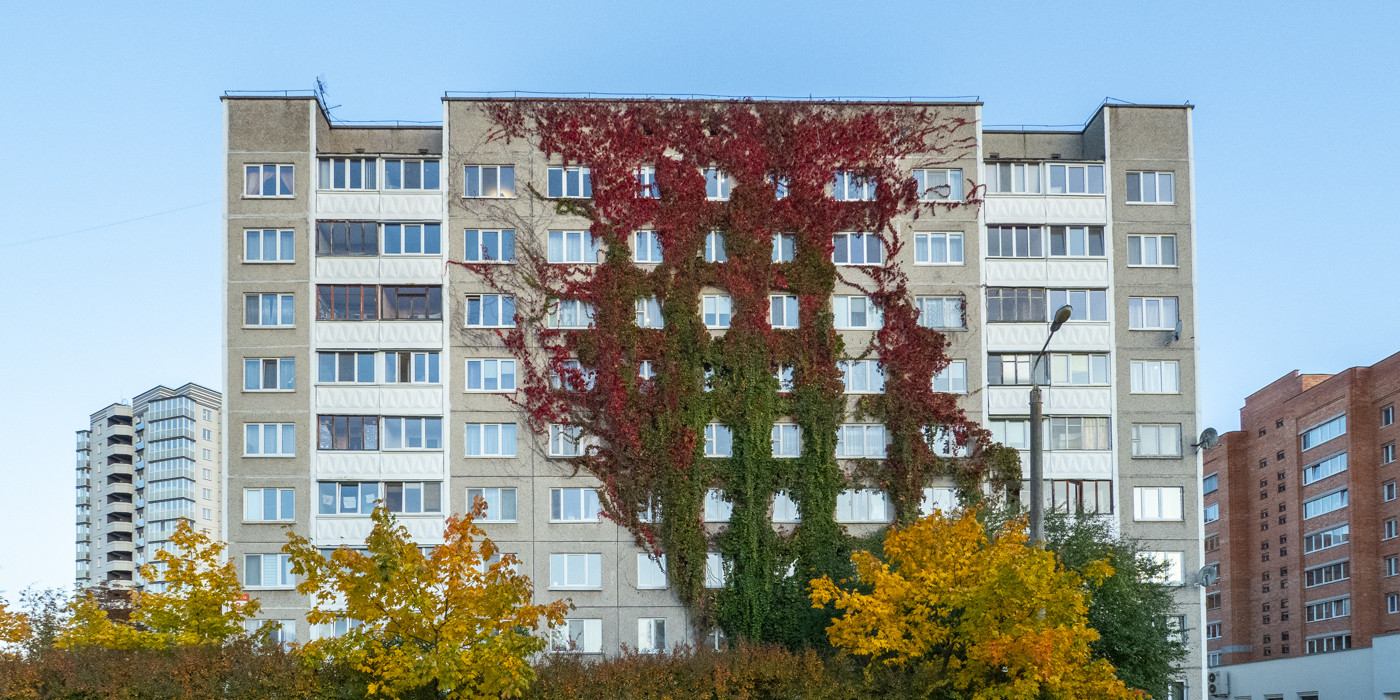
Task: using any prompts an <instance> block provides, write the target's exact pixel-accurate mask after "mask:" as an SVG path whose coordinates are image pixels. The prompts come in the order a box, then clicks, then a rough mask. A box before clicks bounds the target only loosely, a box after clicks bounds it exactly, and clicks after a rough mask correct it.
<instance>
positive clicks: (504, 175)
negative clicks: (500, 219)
mask: <svg viewBox="0 0 1400 700" xmlns="http://www.w3.org/2000/svg"><path fill="white" fill-rule="evenodd" d="M465 172H466V179H465V180H463V183H464V185H463V189H462V196H463V197H514V196H515V166H513V165H468V166H466V171H465Z"/></svg>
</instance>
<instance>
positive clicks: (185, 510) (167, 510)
mask: <svg viewBox="0 0 1400 700" xmlns="http://www.w3.org/2000/svg"><path fill="white" fill-rule="evenodd" d="M176 518H185V519H187V520H194V500H193V498H191V500H171V501H159V502H156V503H151V504H150V505H148V506H146V520H149V521H152V522H154V521H156V520H174V519H176Z"/></svg>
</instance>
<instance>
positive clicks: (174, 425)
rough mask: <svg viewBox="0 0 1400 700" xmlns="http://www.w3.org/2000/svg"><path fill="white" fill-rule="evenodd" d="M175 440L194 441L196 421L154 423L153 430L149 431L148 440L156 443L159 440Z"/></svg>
mask: <svg viewBox="0 0 1400 700" xmlns="http://www.w3.org/2000/svg"><path fill="white" fill-rule="evenodd" d="M173 438H187V439H189V440H193V439H194V421H189V420H168V421H160V422H158V423H152V424H151V429H150V430H148V431H147V435H146V440H147V441H149V442H152V443H154V442H156V441H157V440H170V439H173Z"/></svg>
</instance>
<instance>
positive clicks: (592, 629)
mask: <svg viewBox="0 0 1400 700" xmlns="http://www.w3.org/2000/svg"><path fill="white" fill-rule="evenodd" d="M575 628H578V629H577V632H575ZM575 638H578V639H581V640H582V643H581V644H576V643H575V642H574V641H573V640H574V639H575ZM549 650H550V651H551V652H554V653H556V654H601V653H603V620H602V619H601V618H574V617H571V618H567V619H565V620H564V621H563V622H562V623H561V624H560V625H559V626H557V627H551V628H550V630H549Z"/></svg>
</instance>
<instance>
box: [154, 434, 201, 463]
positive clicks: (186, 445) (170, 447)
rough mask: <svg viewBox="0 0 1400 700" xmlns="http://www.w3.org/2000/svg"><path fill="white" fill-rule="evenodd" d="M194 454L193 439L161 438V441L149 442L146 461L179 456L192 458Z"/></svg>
mask: <svg viewBox="0 0 1400 700" xmlns="http://www.w3.org/2000/svg"><path fill="white" fill-rule="evenodd" d="M194 455H195V447H194V440H189V439H179V438H177V439H174V440H162V441H161V442H153V443H151V447H150V449H148V450H146V461H147V462H158V461H161V460H165V459H177V458H180V457H184V458H185V459H194Z"/></svg>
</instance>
